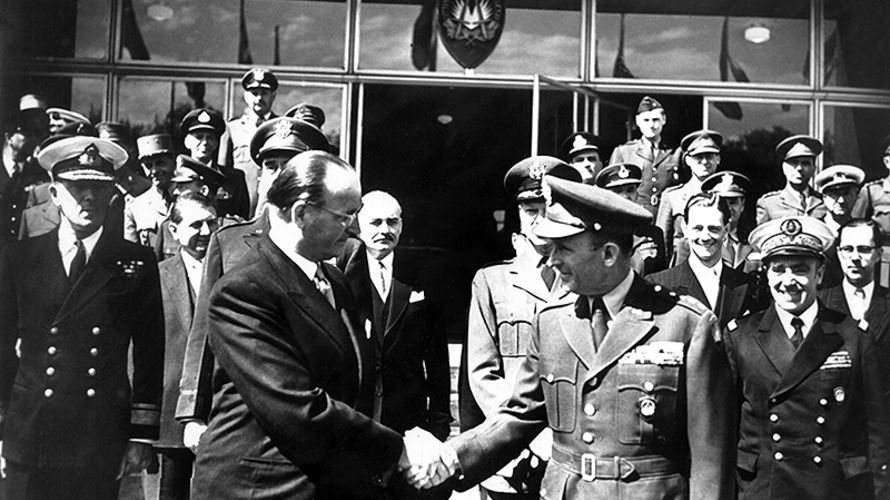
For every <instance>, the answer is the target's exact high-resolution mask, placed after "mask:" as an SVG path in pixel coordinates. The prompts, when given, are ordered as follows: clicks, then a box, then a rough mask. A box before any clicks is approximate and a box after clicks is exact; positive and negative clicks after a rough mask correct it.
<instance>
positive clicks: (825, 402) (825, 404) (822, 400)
mask: <svg viewBox="0 0 890 500" xmlns="http://www.w3.org/2000/svg"><path fill="white" fill-rule="evenodd" d="M819 404H820V405H822V406H828V400H827V399H825V398H822V399H820V400H819Z"/></svg>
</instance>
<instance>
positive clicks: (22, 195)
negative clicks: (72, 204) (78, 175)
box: [0, 122, 49, 248]
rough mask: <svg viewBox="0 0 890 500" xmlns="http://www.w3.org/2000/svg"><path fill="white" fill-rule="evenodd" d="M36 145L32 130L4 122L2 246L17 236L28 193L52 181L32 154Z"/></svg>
mask: <svg viewBox="0 0 890 500" xmlns="http://www.w3.org/2000/svg"><path fill="white" fill-rule="evenodd" d="M35 146H36V138H35V136H34V134H33V132H30V131H28V130H26V129H25V128H24V127H22V126H21V125H20V124H18V123H16V122H11V123H7V124H4V130H3V150H2V168H0V248H2V247H3V246H5V245H6V244H7V243H10V242H13V241H15V240H16V239H18V235H19V229H20V228H21V224H22V212H23V211H24V210H25V205H26V203H27V200H28V196H29V193H30V192H31V190H33V189H34V188H35V187H36V186H38V185H40V184H45V183H46V182H48V181H49V176H48V175H47V173H46V171H45V170H43V169H42V168H40V165H39V164H38V163H37V161H36V160H34V158H33V157H32V156H31V153H32V152H33V151H34V147H35Z"/></svg>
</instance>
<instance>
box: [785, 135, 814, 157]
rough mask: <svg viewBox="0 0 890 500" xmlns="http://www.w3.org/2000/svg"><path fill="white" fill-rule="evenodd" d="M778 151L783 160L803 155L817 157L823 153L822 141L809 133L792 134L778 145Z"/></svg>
mask: <svg viewBox="0 0 890 500" xmlns="http://www.w3.org/2000/svg"><path fill="white" fill-rule="evenodd" d="M776 153H777V154H778V155H779V158H781V159H782V160H787V159H789V158H800V157H802V156H809V157H811V158H815V157H817V156H819V155H820V154H822V143H821V142H819V139H816V138H815V137H810V136H808V135H792V136H791V137H789V138H787V139H785V140H783V141H782V142H780V143H779V144H778V145H776Z"/></svg>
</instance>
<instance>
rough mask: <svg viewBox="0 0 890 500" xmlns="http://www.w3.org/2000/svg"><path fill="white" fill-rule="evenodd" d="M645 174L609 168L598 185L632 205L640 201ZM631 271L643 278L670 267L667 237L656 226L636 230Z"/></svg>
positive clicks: (633, 167)
mask: <svg viewBox="0 0 890 500" xmlns="http://www.w3.org/2000/svg"><path fill="white" fill-rule="evenodd" d="M642 178H643V171H642V170H640V167H638V166H636V165H634V164H632V163H619V164H618V165H609V166H608V167H606V168H604V169H602V170H600V172H599V173H598V174H597V175H596V179H595V180H594V184H595V185H597V186H599V187H601V188H603V189H608V190H609V191H612V192H613V193H615V194H617V195H619V196H621V197H622V198H625V199H627V200H630V201H635V200H636V199H637V188H638V187H639V185H640V183H641V182H642ZM630 261H631V267H632V268H633V270H634V271H636V272H637V273H639V274H640V275H641V276H646V275H647V274H651V273H655V272H658V271H661V270H662V269H664V268H666V267H667V257H666V256H665V251H664V233H662V232H661V229H658V227H656V226H655V225H654V224H646V225H642V226H639V227H638V228H636V229H635V230H634V244H633V255H631V257H630Z"/></svg>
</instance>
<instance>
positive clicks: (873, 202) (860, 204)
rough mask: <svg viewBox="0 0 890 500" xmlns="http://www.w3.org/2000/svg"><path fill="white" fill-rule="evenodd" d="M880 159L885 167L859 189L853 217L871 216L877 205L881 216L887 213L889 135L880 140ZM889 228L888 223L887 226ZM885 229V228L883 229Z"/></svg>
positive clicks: (889, 176) (888, 200)
mask: <svg viewBox="0 0 890 500" xmlns="http://www.w3.org/2000/svg"><path fill="white" fill-rule="evenodd" d="M880 154H881V161H882V162H883V164H884V168H885V169H886V171H885V172H883V176H882V177H881V178H879V179H875V180H873V181H870V182H867V183H866V184H865V185H864V186H862V189H861V190H860V191H859V198H858V199H857V200H856V206H855V207H854V208H853V217H866V218H869V217H873V216H874V215H876V214H877V211H876V210H875V208H876V206H877V205H883V208H884V209H885V210H884V211H883V214H882V215H883V216H886V215H887V212H886V208H887V206H888V205H890V175H888V174H890V135H888V136H887V137H885V138H884V140H883V141H882V142H881V149H880ZM887 227H888V228H890V225H888V226H887ZM885 230H886V229H885Z"/></svg>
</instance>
